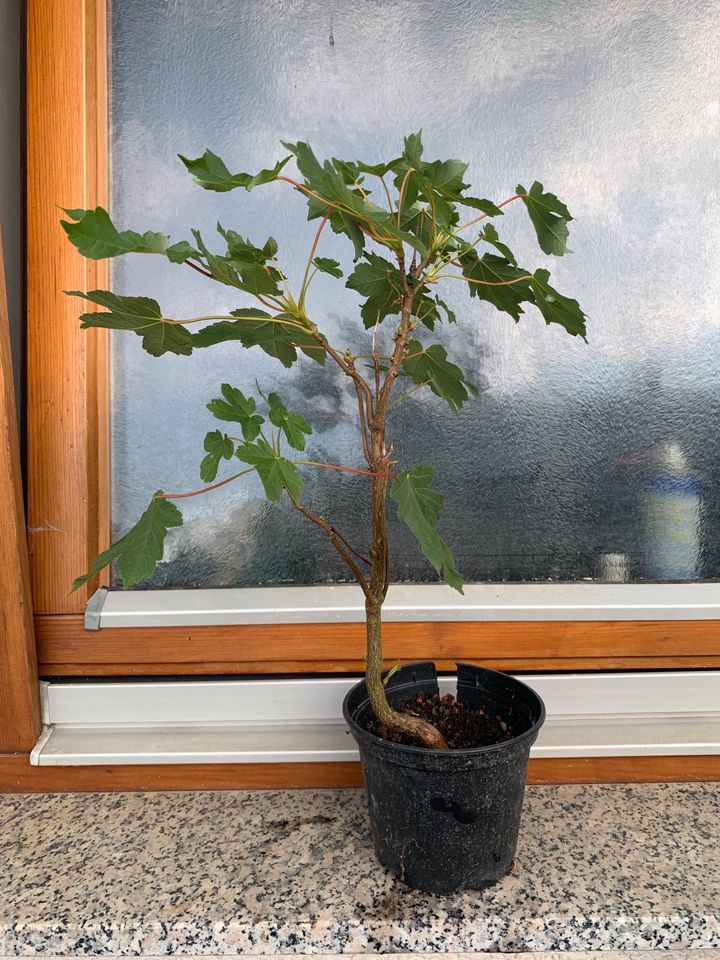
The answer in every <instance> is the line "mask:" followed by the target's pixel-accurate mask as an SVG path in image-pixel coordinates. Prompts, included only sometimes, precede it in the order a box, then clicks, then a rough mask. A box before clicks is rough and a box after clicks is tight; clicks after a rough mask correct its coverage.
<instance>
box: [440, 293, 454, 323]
mask: <svg viewBox="0 0 720 960" xmlns="http://www.w3.org/2000/svg"><path fill="white" fill-rule="evenodd" d="M435 303H436V304H437V305H438V307H440V309H441V310H443V311H444V312H445V316H446V317H447V322H448V323H455V322H456V321H457V317H456V316H455V314H454V313H453V311H452V310H451V309H450V307H449V306H448V305H447V304H446V303H445V301H444V300H441V299H440V297H437V296H436V297H435Z"/></svg>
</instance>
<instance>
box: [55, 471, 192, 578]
mask: <svg viewBox="0 0 720 960" xmlns="http://www.w3.org/2000/svg"><path fill="white" fill-rule="evenodd" d="M161 495H162V490H158V491H157V492H156V493H155V494H154V496H153V499H152V500H151V501H150V506H149V507H148V508H147V510H146V511H145V513H143V515H142V516H141V517H140V519H139V520H138V522H137V523H136V524H135V526H134V527H133V528H132V529H131V530H129V531H128V532H127V533H126V534H125V536H124V537H122V538H121V539H120V540H118V541H117V543H114V544H113V545H112V546H111V547H110V548H109V549H108V550H105V551H104V552H103V553H101V554H100V556H99V557H97V558H96V559H95V560H93V562H92V564H91V566H90V571H89V572H88V573H86V574H84V575H83V576H82V577H78V578H77V580H75V582H74V583H73V585H72V589H73V591H74V590H77V589H78V587H81V586H82V585H83V584H84V583H86V582H87V581H88V580H89V579H90V578H91V577H94V576H95V574H96V573H99V572H100V571H101V570H102V569H103V567H106V566H107V565H108V564H109V563H114V562H116V563H117V565H118V571H119V573H120V577H121V578H122V581H123V584H124V586H125V587H132V586H134V585H135V584H136V583H140V581H141V580H145V579H147V577H149V576H150V574H151V573H152V572H153V570H154V569H155V567H156V566H157V565H158V563H159V562H160V561H161V560H162V556H163V548H164V544H165V537H166V535H167V532H168V530H169V529H170V528H171V527H180V526H182V522H183V518H182V514H181V513H180V511H179V510H178V508H177V507H176V506H175V504H174V503H171V502H170V501H169V500H164V499H159V498H161Z"/></svg>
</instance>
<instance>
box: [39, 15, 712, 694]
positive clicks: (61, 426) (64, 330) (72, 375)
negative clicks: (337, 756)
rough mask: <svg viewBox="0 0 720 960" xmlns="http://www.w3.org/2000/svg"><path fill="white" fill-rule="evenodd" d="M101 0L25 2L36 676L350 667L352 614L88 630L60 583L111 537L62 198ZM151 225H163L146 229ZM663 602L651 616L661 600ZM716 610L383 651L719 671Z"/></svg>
mask: <svg viewBox="0 0 720 960" xmlns="http://www.w3.org/2000/svg"><path fill="white" fill-rule="evenodd" d="M107 37H108V33H107V11H106V0H54V2H53V3H47V2H46V0H29V2H28V97H27V102H28V121H27V124H28V125H27V130H28V163H27V209H28V230H27V257H28V259H27V280H28V282H27V363H28V373H27V451H28V460H27V475H28V527H29V534H30V542H31V572H32V587H33V597H34V606H35V613H36V634H37V643H38V659H39V662H40V674H41V675H55V676H57V675H68V676H72V675H100V676H102V675H113V674H116V675H119V674H126V675H127V674H202V673H206V674H212V673H224V674H239V673H255V674H260V673H267V672H271V673H298V672H302V673H307V672H311V673H336V672H343V671H347V670H358V669H362V663H363V649H364V637H363V625H362V623H358V622H355V623H317V622H315V620H316V619H317V618H314V617H312V616H308V618H307V620H306V621H305V622H303V623H285V624H282V623H275V624H253V623H242V624H239V623H234V624H224V625H203V624H200V625H194V626H191V627H187V626H183V625H176V626H136V627H127V628H117V627H111V628H107V629H103V630H101V631H100V634H97V633H93V632H92V631H88V630H86V629H85V625H84V619H83V615H84V611H85V608H86V604H87V602H88V600H89V599H90V596H91V595H92V593H93V592H94V591H95V589H96V588H97V586H98V583H99V584H100V585H101V586H103V585H106V584H107V579H102V578H101V579H100V580H95V581H93V582H92V583H91V584H88V585H87V586H85V587H83V588H81V589H80V590H79V591H77V593H75V594H72V595H70V594H69V593H68V584H69V581H70V579H71V578H72V576H73V575H74V574H75V573H77V572H78V571H82V570H86V569H88V567H89V564H90V561H91V560H92V559H93V558H94V557H95V556H96V555H97V554H98V553H99V552H100V551H101V550H102V549H104V548H105V547H107V545H108V544H109V540H110V442H109V437H110V404H109V390H108V385H109V338H108V335H107V331H102V330H93V331H92V334H91V335H88V334H87V333H86V332H85V331H82V330H81V329H80V325H79V323H78V322H77V305H76V304H75V302H74V301H73V300H71V299H70V298H68V297H66V296H65V295H64V294H63V293H62V291H63V290H68V289H81V290H90V289H94V288H97V287H100V288H102V287H104V286H106V285H107V281H108V269H107V263H106V262H104V261H90V260H86V259H84V258H82V257H80V256H79V254H78V253H77V251H76V250H75V249H74V248H73V247H72V246H71V245H70V244H69V243H67V240H66V238H65V235H64V233H63V231H62V229H61V228H60V225H59V222H58V221H59V216H58V206H62V205H65V204H67V205H68V206H73V207H77V206H84V207H91V206H96V205H98V204H100V205H103V206H104V205H106V204H107V199H108V172H109V164H108V151H109V144H108V76H107V59H108V57H107V53H108V48H107ZM158 226H159V225H158ZM659 613H661V611H659ZM718 623H719V621H718V620H707V619H705V620H695V619H690V618H688V619H684V620H677V619H666V618H664V617H663V616H662V615H659V616H658V618H657V619H655V620H648V619H643V620H635V619H629V620H617V619H607V618H598V619H594V620H583V621H577V620H575V619H572V618H568V619H565V620H551V621H548V620H544V619H537V620H531V621H526V622H518V621H512V620H508V621H487V620H483V619H477V620H473V621H462V620H459V619H458V620H452V619H447V620H444V621H433V620H413V621H412V622H404V623H388V624H387V626H386V656H387V660H388V662H394V661H395V660H396V659H398V658H399V659H408V658H413V659H417V658H433V659H436V660H437V661H438V664H439V666H440V667H441V668H445V669H447V668H449V667H448V665H450V664H452V663H453V662H454V660H455V659H456V658H460V659H463V658H464V659H481V660H483V662H485V663H488V664H489V665H491V666H496V667H500V668H504V669H513V670H554V671H558V670H575V669H595V670H602V669H605V670H610V669H628V668H633V669H669V668H702V667H718V666H720V629H719V627H718Z"/></svg>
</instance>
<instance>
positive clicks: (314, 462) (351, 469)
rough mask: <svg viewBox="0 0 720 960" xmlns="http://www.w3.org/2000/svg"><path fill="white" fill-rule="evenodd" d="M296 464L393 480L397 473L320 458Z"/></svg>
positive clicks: (300, 461)
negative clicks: (362, 467) (381, 471)
mask: <svg viewBox="0 0 720 960" xmlns="http://www.w3.org/2000/svg"><path fill="white" fill-rule="evenodd" d="M294 463H296V464H297V465H298V466H303V467H325V469H326V470H344V471H347V472H348V473H360V474H362V475H363V476H364V477H387V478H388V479H389V480H395V478H396V477H399V476H400V474H399V473H378V471H377V470H362V469H361V468H360V467H346V466H342V465H340V464H338V463H323V462H322V461H321V460H295V461H294Z"/></svg>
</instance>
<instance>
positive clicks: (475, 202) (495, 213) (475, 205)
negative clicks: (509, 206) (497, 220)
mask: <svg viewBox="0 0 720 960" xmlns="http://www.w3.org/2000/svg"><path fill="white" fill-rule="evenodd" d="M458 202H459V203H462V204H463V206H465V207H471V208H472V209H473V210H479V211H480V212H481V213H484V214H485V215H486V216H488V217H501V216H502V215H503V212H502V210H501V209H500V207H498V206H497V205H496V204H494V203H493V202H492V200H483V199H481V198H479V197H458Z"/></svg>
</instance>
